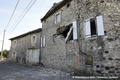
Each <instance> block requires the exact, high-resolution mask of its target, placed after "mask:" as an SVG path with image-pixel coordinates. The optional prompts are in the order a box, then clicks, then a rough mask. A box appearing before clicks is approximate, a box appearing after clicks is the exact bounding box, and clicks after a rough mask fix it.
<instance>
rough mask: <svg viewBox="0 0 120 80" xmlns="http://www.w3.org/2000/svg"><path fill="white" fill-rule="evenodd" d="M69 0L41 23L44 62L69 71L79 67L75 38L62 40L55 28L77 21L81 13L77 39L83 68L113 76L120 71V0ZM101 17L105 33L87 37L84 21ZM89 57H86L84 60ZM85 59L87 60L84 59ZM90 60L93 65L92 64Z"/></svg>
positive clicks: (85, 70)
mask: <svg viewBox="0 0 120 80" xmlns="http://www.w3.org/2000/svg"><path fill="white" fill-rule="evenodd" d="M77 1H78V0H72V1H71V2H70V6H69V7H68V8H67V7H66V5H65V6H63V7H62V8H61V9H60V10H58V11H57V12H56V13H54V14H53V15H51V16H50V17H49V18H47V19H46V20H44V21H43V22H42V24H43V25H42V27H43V31H42V35H43V36H46V47H45V48H42V62H43V64H44V65H46V66H49V67H53V68H58V69H64V70H68V71H72V69H78V70H80V64H81V63H80V62H81V55H80V56H79V54H78V53H79V52H78V41H69V42H68V43H65V41H64V40H65V38H64V37H63V36H62V35H57V36H56V37H53V35H55V34H56V33H57V29H58V28H61V27H63V26H66V25H69V24H71V23H72V22H73V19H74V20H78V15H80V18H79V21H80V25H79V28H80V35H79V36H80V39H79V40H80V42H81V45H79V46H80V47H81V50H82V52H83V53H84V55H83V60H82V63H83V64H82V67H83V68H82V70H83V72H85V73H87V72H88V73H89V74H93V75H104V76H108V75H109V76H115V75H119V74H120V63H119V61H120V55H119V54H120V1H119V0H79V2H77ZM58 12H60V13H61V16H62V17H61V22H60V23H58V24H55V23H54V21H55V15H56V14H57V13H58ZM99 15H102V16H103V23H104V35H103V36H95V37H92V38H86V36H85V21H86V20H88V19H91V18H96V17H97V16H99ZM88 56H92V57H89V59H87V57H88ZM87 60H88V61H87ZM92 63H93V64H92Z"/></svg>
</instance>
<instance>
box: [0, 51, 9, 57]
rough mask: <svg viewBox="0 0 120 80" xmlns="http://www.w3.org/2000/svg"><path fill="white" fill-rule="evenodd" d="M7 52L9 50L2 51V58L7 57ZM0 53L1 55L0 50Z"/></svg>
mask: <svg viewBox="0 0 120 80" xmlns="http://www.w3.org/2000/svg"><path fill="white" fill-rule="evenodd" d="M8 54H9V50H4V51H3V57H4V58H7V57H8ZM0 55H1V52H0Z"/></svg>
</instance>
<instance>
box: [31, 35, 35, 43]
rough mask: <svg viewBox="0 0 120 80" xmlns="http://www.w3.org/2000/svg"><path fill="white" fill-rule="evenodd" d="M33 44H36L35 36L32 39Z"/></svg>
mask: <svg viewBox="0 0 120 80" xmlns="http://www.w3.org/2000/svg"><path fill="white" fill-rule="evenodd" d="M31 43H36V36H35V35H33V36H32V37H31Z"/></svg>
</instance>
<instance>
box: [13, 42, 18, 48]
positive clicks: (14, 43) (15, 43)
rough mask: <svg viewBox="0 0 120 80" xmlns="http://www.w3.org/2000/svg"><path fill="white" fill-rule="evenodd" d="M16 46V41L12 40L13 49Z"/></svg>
mask: <svg viewBox="0 0 120 80" xmlns="http://www.w3.org/2000/svg"><path fill="white" fill-rule="evenodd" d="M16 45H17V41H16V40H14V41H13V47H14V48H16Z"/></svg>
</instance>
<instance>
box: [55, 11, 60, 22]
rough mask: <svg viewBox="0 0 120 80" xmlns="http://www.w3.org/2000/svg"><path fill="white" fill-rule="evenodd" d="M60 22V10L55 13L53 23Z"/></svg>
mask: <svg viewBox="0 0 120 80" xmlns="http://www.w3.org/2000/svg"><path fill="white" fill-rule="evenodd" d="M58 18H59V19H58ZM60 22H61V12H57V13H56V14H55V24H57V23H60Z"/></svg>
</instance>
